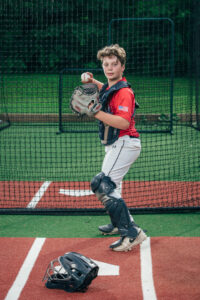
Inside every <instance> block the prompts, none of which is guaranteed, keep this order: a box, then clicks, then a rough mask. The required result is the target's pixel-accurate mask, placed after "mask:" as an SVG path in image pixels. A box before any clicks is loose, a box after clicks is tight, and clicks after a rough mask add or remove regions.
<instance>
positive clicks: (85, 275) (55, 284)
mask: <svg viewBox="0 0 200 300" xmlns="http://www.w3.org/2000/svg"><path fill="white" fill-rule="evenodd" d="M98 271H99V267H98V266H97V265H96V264H95V263H94V262H93V261H92V260H91V259H90V258H88V257H86V256H84V255H82V254H80V253H76V252H68V253H65V254H64V255H63V256H59V257H58V258H57V259H54V260H53V261H51V262H50V264H49V266H48V268H47V270H46V273H45V275H44V278H43V281H44V280H46V283H45V285H46V287H47V288H49V289H62V290H65V291H67V292H85V291H86V290H87V287H88V286H89V285H90V283H91V282H92V280H93V279H94V278H96V277H97V275H98Z"/></svg>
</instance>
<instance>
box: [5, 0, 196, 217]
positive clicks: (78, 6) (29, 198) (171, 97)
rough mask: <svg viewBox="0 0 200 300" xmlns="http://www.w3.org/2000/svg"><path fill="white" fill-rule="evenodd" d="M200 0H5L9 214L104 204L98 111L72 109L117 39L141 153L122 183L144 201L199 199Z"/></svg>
mask: <svg viewBox="0 0 200 300" xmlns="http://www.w3.org/2000/svg"><path fill="white" fill-rule="evenodd" d="M199 16H200V5H199V1H198V0H182V1H179V0H177V1H170V0H168V1H161V0H149V1H143V0H142V1H141V0H134V1H133V0H127V1H121V0H111V1H107V0H95V1H94V0H88V1H83V0H79V1H72V0H46V1H43V0H36V1H33V0H28V1H24V0H17V1H16V0H15V1H14V0H5V1H1V3H0V40H1V47H0V96H1V100H0V101H1V102H0V213H62V212H63V213H69V212H84V213H85V212H86V213H88V212H104V208H103V206H102V204H101V203H100V202H99V201H98V200H97V198H96V196H95V195H94V194H93V193H92V191H91V189H90V181H91V179H92V178H93V177H94V176H95V175H96V174H98V173H99V172H100V171H101V165H102V161H103V158H104V154H105V149H104V146H102V145H101V143H100V140H99V138H98V122H97V121H95V120H94V118H89V117H85V116H83V117H78V116H77V115H75V114H73V113H72V111H71V108H70V99H71V95H72V92H73V90H74V89H75V87H76V86H78V85H80V84H81V79H80V76H81V74H82V73H83V72H87V71H89V72H91V73H93V74H94V77H95V78H96V79H97V80H99V81H101V82H104V83H105V82H106V78H105V76H104V74H103V71H102V68H101V64H100V63H99V61H98V60H97V57H96V55H97V51H98V50H99V49H101V48H103V47H104V46H106V45H110V44H115V43H117V44H119V45H120V46H122V47H124V49H125V50H126V53H127V62H126V69H125V73H124V75H125V77H126V79H127V81H128V82H129V83H130V84H131V86H132V88H133V90H134V92H135V97H136V100H137V102H138V103H139V108H138V109H137V110H136V115H135V120H136V128H137V130H138V131H139V133H140V138H141V143H142V152H141V154H140V157H139V158H138V160H137V161H136V162H135V163H134V164H133V166H132V167H131V169H130V170H129V172H128V173H127V175H126V176H125V178H124V180H123V182H122V184H121V193H122V197H123V199H124V200H125V201H126V203H127V205H128V207H129V208H130V210H132V211H134V212H140V211H142V212H152V211H158V212H160V211H164V212H165V211H174V210H175V211H177V210H182V211H183V210H184V211H191V210H198V209H199V208H200V196H199V195H200V152H199V149H200V111H199V110H200V108H199V106H200V100H199V81H200V80H199V79H200V76H199V61H200V58H199V53H200V51H199V50H200V41H199V38H200V19H199Z"/></svg>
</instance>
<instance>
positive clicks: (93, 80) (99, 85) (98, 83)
mask: <svg viewBox="0 0 200 300" xmlns="http://www.w3.org/2000/svg"><path fill="white" fill-rule="evenodd" d="M92 83H94V84H96V85H97V86H98V89H99V91H100V90H101V89H102V86H103V83H102V82H100V81H98V80H96V79H94V78H92Z"/></svg>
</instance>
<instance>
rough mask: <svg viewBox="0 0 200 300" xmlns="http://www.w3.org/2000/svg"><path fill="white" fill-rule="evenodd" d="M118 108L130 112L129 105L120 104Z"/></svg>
mask: <svg viewBox="0 0 200 300" xmlns="http://www.w3.org/2000/svg"><path fill="white" fill-rule="evenodd" d="M118 109H119V110H122V111H125V112H128V107H127V106H122V105H119V106H118Z"/></svg>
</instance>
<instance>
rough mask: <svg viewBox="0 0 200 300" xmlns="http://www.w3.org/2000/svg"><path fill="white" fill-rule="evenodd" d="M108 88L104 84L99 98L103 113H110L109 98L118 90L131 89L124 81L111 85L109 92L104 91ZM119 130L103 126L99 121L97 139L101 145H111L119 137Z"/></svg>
mask: <svg viewBox="0 0 200 300" xmlns="http://www.w3.org/2000/svg"><path fill="white" fill-rule="evenodd" d="M107 87H108V84H107V83H106V84H104V86H103V87H102V89H101V91H100V94H99V97H100V103H101V104H102V109H101V110H103V111H104V112H107V113H111V111H110V107H109V100H110V97H111V96H112V95H113V94H114V93H115V92H116V91H118V90H120V89H122V88H125V87H129V88H131V85H130V84H129V83H128V82H126V81H119V82H118V83H116V84H115V85H113V86H112V87H111V88H110V89H109V90H106V89H107ZM119 132H120V129H118V128H114V127H111V126H109V125H107V124H104V123H103V122H102V121H99V138H100V140H101V143H102V144H103V145H105V146H107V145H111V144H113V143H114V142H115V141H116V140H117V139H118V137H119Z"/></svg>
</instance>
